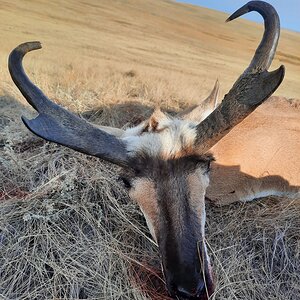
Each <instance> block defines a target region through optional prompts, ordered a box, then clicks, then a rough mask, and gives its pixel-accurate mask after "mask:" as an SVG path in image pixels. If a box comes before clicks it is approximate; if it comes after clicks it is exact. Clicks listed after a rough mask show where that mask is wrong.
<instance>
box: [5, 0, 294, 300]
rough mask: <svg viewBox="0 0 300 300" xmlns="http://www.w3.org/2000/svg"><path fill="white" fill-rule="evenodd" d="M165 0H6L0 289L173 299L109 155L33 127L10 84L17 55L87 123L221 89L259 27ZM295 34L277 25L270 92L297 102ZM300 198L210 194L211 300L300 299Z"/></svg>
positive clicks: (14, 294) (127, 117) (177, 104)
mask: <svg viewBox="0 0 300 300" xmlns="http://www.w3.org/2000/svg"><path fill="white" fill-rule="evenodd" d="M226 18H227V16H226V15H225V14H223V13H219V12H215V11H212V10H209V9H205V8H197V7H194V6H190V5H185V4H179V3H175V2H172V1H164V0H125V1H124V0H123V1H122V0H114V1H110V0H109V1H108V0H107V1H106V0H101V1H96V0H86V1H79V0H77V1H73V0H69V1H67V0H65V1H42V0H36V1H33V0H30V1H23V0H19V1H1V9H0V29H1V41H2V42H1V48H0V183H1V184H0V299H1V300H2V299H3V300H8V299H18V300H25V299H26V300H27V299H28V300H32V299H89V300H91V299H97V300H98V299H122V300H124V299H125V300H126V299H128V300H129V299H137V300H141V299H153V300H154V299H155V300H157V299H158V300H159V299H164V300H166V299H169V298H168V296H167V293H166V290H165V285H164V282H163V276H162V274H161V271H160V262H159V254H158V249H157V246H156V244H155V243H154V242H153V241H152V239H151V237H150V235H149V232H148V229H147V227H146V224H145V221H144V219H143V217H142V214H141V212H140V211H139V209H138V207H137V205H136V204H135V203H133V202H132V201H130V199H129V198H128V195H127V192H126V190H124V187H123V186H122V184H121V183H120V182H119V180H118V169H117V167H115V166H112V165H111V164H109V163H105V162H103V161H100V160H98V159H95V158H91V157H86V156H84V155H82V154H79V153H75V152H74V151H72V150H69V149H65V148H63V147H60V146H57V145H54V144H49V143H46V142H44V141H43V140H41V139H39V138H37V137H35V136H33V135H32V134H31V133H30V132H29V131H28V130H27V129H26V128H25V126H24V125H23V124H22V122H21V121H20V116H21V115H25V116H29V117H31V116H33V115H34V112H33V111H32V109H31V108H29V106H28V105H27V103H26V101H25V100H24V99H23V98H22V96H21V95H20V93H19V91H18V90H17V89H16V87H15V86H14V85H13V84H12V81H11V79H10V77H9V74H8V71H7V57H8V54H9V52H10V51H11V50H12V49H13V48H14V47H15V46H16V45H18V44H20V43H22V42H25V41H31V40H40V41H41V42H42V43H43V49H42V50H39V51H35V52H33V53H30V54H28V56H26V59H25V62H24V65H25V68H26V71H27V73H28V74H29V75H30V77H31V78H32V80H33V81H34V82H35V83H36V84H38V85H39V87H41V89H42V90H43V91H45V93H46V94H47V95H48V96H49V97H50V98H52V99H54V100H55V101H56V102H58V103H60V104H62V105H64V106H65V107H67V108H69V109H70V110H72V111H75V112H77V113H80V114H82V115H83V116H84V117H85V118H87V119H89V120H90V121H92V122H95V123H98V124H104V125H113V126H127V125H132V124H136V123H138V122H140V121H141V120H142V119H144V118H145V117H146V116H148V115H149V114H150V113H151V111H152V109H153V107H154V106H156V105H162V106H163V107H164V108H167V109H169V110H179V109H181V108H182V107H186V106H188V105H191V104H194V103H197V102H199V101H200V100H201V99H203V98H205V97H206V96H207V94H208V93H209V91H210V89H211V88H212V86H213V84H214V82H215V79H216V78H219V80H220V83H221V95H220V98H222V95H223V94H225V93H226V92H227V91H228V89H229V88H230V87H231V85H232V83H233V82H234V81H235V79H236V78H237V77H238V76H239V75H240V73H241V72H242V71H243V70H244V69H245V67H246V66H247V65H248V63H249V61H250V59H251V57H252V55H253V53H254V50H255V48H256V47H257V45H258V43H259V40H260V38H261V35H262V32H263V29H262V27H261V26H260V25H257V24H255V23H251V22H249V21H244V20H236V21H234V22H231V23H228V24H225V23H224V20H225V19H226ZM299 49H300V34H299V33H294V32H289V31H283V32H282V37H281V40H280V44H279V47H278V51H277V55H276V58H275V60H274V62H273V65H272V68H277V67H278V66H279V65H280V64H285V65H286V67H287V75H286V78H285V80H284V82H283V84H282V85H281V87H280V88H279V89H278V91H277V92H276V93H277V94H280V95H283V96H285V97H287V98H300V86H299V80H300V72H299V70H300V55H299V51H298V50H299ZM299 216H300V207H299V201H298V202H297V201H290V200H287V199H278V198H268V199H263V200H259V201H255V202H253V203H246V204H235V205H231V206H228V207H223V208H217V207H213V206H212V205H211V204H210V203H207V219H208V221H207V228H206V232H207V233H206V238H207V244H208V248H209V251H210V256H211V259H212V264H213V268H214V273H215V278H216V292H215V294H214V295H213V296H212V299H264V300H265V299H282V300H287V299H290V300H294V299H298V297H299V290H300V286H299V282H300V263H299V261H300V260H299V257H300V243H299V240H300V233H299V228H300V224H299V220H300V218H299Z"/></svg>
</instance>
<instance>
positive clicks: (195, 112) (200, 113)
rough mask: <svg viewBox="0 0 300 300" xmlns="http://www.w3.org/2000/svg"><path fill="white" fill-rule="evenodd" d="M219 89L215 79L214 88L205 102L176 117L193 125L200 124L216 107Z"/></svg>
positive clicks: (217, 81)
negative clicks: (193, 123)
mask: <svg viewBox="0 0 300 300" xmlns="http://www.w3.org/2000/svg"><path fill="white" fill-rule="evenodd" d="M219 88H220V84H219V80H218V79H217V80H216V83H215V86H214V88H213V89H212V91H211V92H210V95H209V96H208V97H207V98H206V99H205V100H203V101H202V102H201V103H200V104H199V105H197V106H194V107H192V108H189V109H187V110H186V111H183V112H181V113H180V114H178V115H177V117H181V118H182V119H184V120H188V121H192V122H195V123H200V122H202V121H203V120H204V119H205V118H206V117H207V116H208V115H210V114H211V113H212V112H213V111H214V110H215V108H216V107H217V105H218V94H219Z"/></svg>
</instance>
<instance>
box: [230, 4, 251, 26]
mask: <svg viewBox="0 0 300 300" xmlns="http://www.w3.org/2000/svg"><path fill="white" fill-rule="evenodd" d="M249 3H250V2H248V3H247V4H245V5H244V6H242V7H241V8H239V9H238V10H236V11H235V12H234V13H233V14H231V15H230V16H229V17H228V18H227V19H226V21H225V22H226V23H227V22H230V21H232V20H234V19H236V18H238V17H240V16H242V15H244V14H246V13H248V12H250V8H249Z"/></svg>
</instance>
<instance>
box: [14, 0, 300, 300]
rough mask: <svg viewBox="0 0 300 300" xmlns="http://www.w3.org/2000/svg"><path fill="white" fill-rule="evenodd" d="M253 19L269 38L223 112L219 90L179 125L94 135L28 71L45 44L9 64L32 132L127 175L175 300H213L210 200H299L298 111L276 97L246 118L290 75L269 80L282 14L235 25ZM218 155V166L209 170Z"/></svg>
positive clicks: (98, 130)
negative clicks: (30, 110) (207, 234)
mask: <svg viewBox="0 0 300 300" xmlns="http://www.w3.org/2000/svg"><path fill="white" fill-rule="evenodd" d="M250 11H257V12H259V13H260V14H261V15H262V16H263V18H264V21H265V32H264V35H263V38H262V41H261V43H260V45H259V46H258V48H257V50H256V52H255V55H254V57H253V59H252V61H251V63H250V65H249V66H248V68H247V69H246V70H245V71H244V73H243V74H242V75H241V76H240V77H239V78H238V79H237V81H236V82H235V83H234V85H233V87H232V88H231V90H230V91H229V92H228V94H227V95H225V97H224V99H223V101H222V103H221V104H220V105H219V106H217V107H216V108H215V103H216V96H217V91H218V83H217V84H216V86H215V88H214V89H213V91H212V93H211V95H210V96H209V97H208V98H207V99H206V100H205V101H204V102H203V103H202V104H200V105H199V106H197V107H195V108H193V109H190V110H189V111H185V112H182V113H180V114H179V115H178V116H175V117H171V116H169V115H167V114H165V113H163V112H162V111H161V110H156V111H155V112H154V113H153V115H152V116H151V117H150V118H149V119H148V120H146V121H144V122H142V123H141V124H140V125H138V126H136V127H134V128H129V129H127V130H122V129H117V128H111V127H103V126H101V127H95V126H93V125H92V124H90V123H88V122H86V121H85V120H83V119H81V118H79V117H78V116H76V115H74V114H72V113H70V112H68V111H67V110H65V109H64V108H62V107H60V106H58V105H57V104H55V103H53V102H52V101H51V100H49V99H48V98H47V97H46V96H45V95H44V94H43V92H42V91H41V90H39V89H38V88H37V87H36V86H35V85H34V84H33V83H32V82H31V81H30V80H29V79H28V77H27V76H26V74H25V72H24V70H23V67H22V59H23V57H24V55H25V54H26V53H27V52H29V51H32V50H36V49H40V48H41V44H40V43H39V42H29V43H25V44H22V45H20V46H18V47H17V48H15V49H14V50H13V51H12V53H11V55H10V57H9V70H10V73H11V76H12V79H13V81H14V82H15V84H16V85H17V87H18V88H19V90H20V91H21V93H22V94H23V96H24V97H25V98H26V99H27V101H28V102H29V103H30V104H31V105H32V106H33V107H34V108H35V109H36V110H37V112H38V113H39V114H38V116H37V117H36V118H35V119H33V120H28V119H26V118H24V117H23V118H22V119H23V121H24V123H25V125H26V126H27V127H28V129H29V130H31V131H32V132H33V133H35V134H37V135H38V136H40V137H42V138H44V139H46V140H48V141H52V142H55V143H58V144H61V145H64V146H67V147H69V148H72V149H74V150H77V151H80V152H83V153H86V154H88V155H93V156H96V157H99V158H101V159H104V160H107V161H110V162H112V163H114V164H117V165H119V166H121V167H122V169H123V170H124V171H123V173H124V174H123V175H122V176H123V177H124V183H125V185H126V187H127V188H128V190H129V195H130V197H131V198H132V199H133V200H134V201H136V202H137V203H138V204H139V206H140V208H141V210H142V211H143V213H144V216H145V219H146V222H147V225H148V227H149V230H150V232H151V234H152V236H153V238H154V239H155V241H156V242H157V244H158V246H159V251H160V255H161V260H162V268H163V271H164V275H165V279H166V284H167V288H168V291H169V293H170V295H171V296H173V297H175V296H177V297H182V298H189V299H206V298H208V297H209V295H211V294H212V292H213V279H212V272H211V266H210V261H209V257H208V254H207V250H206V246H205V242H204V227H205V195H206V196H207V197H208V198H211V199H212V200H214V201H217V202H218V203H219V204H222V201H223V199H224V202H225V203H229V202H233V201H237V200H242V201H247V200H252V199H254V198H257V197H261V196H266V195H283V194H285V193H286V194H290V195H295V194H296V193H297V191H298V190H299V189H297V187H296V186H297V184H298V185H299V182H297V174H296V175H295V171H296V172H299V163H298V161H299V158H297V155H296V154H297V152H298V149H299V139H298V140H297V137H296V135H298V137H299V132H300V126H299V122H298V114H297V113H298V112H297V108H293V106H292V104H290V103H288V102H286V101H285V100H280V99H279V100H278V99H272V98H271V99H270V100H268V101H267V102H266V103H265V104H264V105H262V106H261V107H260V108H259V109H258V110H257V111H256V112H254V113H253V114H252V115H251V116H249V118H247V119H245V118H246V117H247V116H248V115H249V114H250V113H252V112H253V111H254V109H255V108H257V107H258V106H259V105H261V104H262V103H263V102H264V101H265V100H266V99H267V98H269V97H270V96H271V95H272V93H273V92H274V91H275V90H276V89H277V87H278V86H279V85H280V83H281V82H282V80H283V77H284V67H283V66H281V67H280V68H279V69H277V70H275V71H272V72H268V71H267V70H268V68H269V66H270V64H271V62H272V59H273V57H274V54H275V50H276V47H277V43H278V38H279V32H280V24H279V17H278V15H277V13H276V11H275V9H274V8H273V7H272V6H271V5H269V4H267V3H265V2H262V1H251V2H249V3H248V4H246V5H244V6H243V7H242V8H240V9H239V10H237V11H236V12H235V13H234V14H233V15H231V16H230V17H229V18H228V21H231V20H233V19H235V18H237V17H239V16H241V15H243V14H245V13H247V12H250ZM281 109H283V111H281ZM285 112H286V113H285ZM286 118H287V119H286ZM244 119H245V120H244ZM243 120H244V121H243ZM278 120H279V121H278ZM241 121H243V122H242V123H241V124H240V125H238V126H237V127H236V128H235V129H233V128H234V127H235V126H236V125H237V124H239V123H240V122H241ZM232 129H233V130H232ZM231 130H232V131H231ZM289 135H290V136H289ZM297 143H298V148H297V145H296V144H297ZM213 155H214V156H215V157H216V159H217V160H216V163H212V166H211V167H212V168H211V167H210V165H211V162H212V161H213ZM297 164H298V170H297ZM210 169H212V170H211V173H212V174H211V175H212V176H211V179H212V180H211V185H209V177H210V176H209V173H210ZM265 178H266V180H265ZM298 180H299V176H298ZM290 184H291V185H290ZM206 191H207V192H206Z"/></svg>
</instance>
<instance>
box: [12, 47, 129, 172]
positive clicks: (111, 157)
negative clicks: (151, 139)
mask: <svg viewBox="0 0 300 300" xmlns="http://www.w3.org/2000/svg"><path fill="white" fill-rule="evenodd" d="M41 47H42V46H41V43H40V42H28V43H24V44H21V45H19V46H18V47H17V48H15V49H14V50H13V51H12V52H11V54H10V56H9V60H8V67H9V72H10V74H11V77H12V79H13V81H14V83H15V84H16V86H17V87H18V89H19V90H20V91H21V93H22V94H23V96H24V97H25V98H26V100H27V101H28V103H29V104H30V105H31V106H32V107H33V108H34V109H35V110H36V111H37V112H38V113H39V115H38V116H37V117H36V118H35V119H33V120H28V119H26V118H25V117H22V120H23V122H24V123H25V125H26V126H27V127H28V129H30V130H31V131H32V132H33V133H35V134H36V135H38V136H40V137H42V138H44V139H46V140H48V141H51V142H55V143H57V144H61V145H64V146H67V147H69V148H72V149H74V150H76V151H80V152H82V153H85V154H88V155H93V156H96V157H99V158H102V159H105V160H108V161H110V162H112V163H115V164H118V165H121V166H127V161H128V156H127V151H126V145H125V144H124V142H123V141H122V140H120V139H118V138H116V137H115V136H113V135H111V134H109V133H107V132H104V131H102V130H100V129H99V128H97V127H95V126H93V125H92V124H90V123H88V122H87V121H85V120H84V119H82V118H79V117H78V116H76V115H74V114H72V113H70V112H69V111H67V110H65V109H64V108H62V107H61V106H59V105H57V104H55V103H54V102H52V101H51V100H49V99H48V98H47V97H46V96H45V95H44V93H43V92H42V91H41V90H40V89H39V88H38V87H36V86H35V85H34V84H33V83H32V82H31V81H30V79H29V78H28V77H27V75H26V74H25V72H24V69H23V66H22V60H23V57H24V55H25V54H26V53H27V52H30V51H32V50H36V49H40V48H41Z"/></svg>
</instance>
